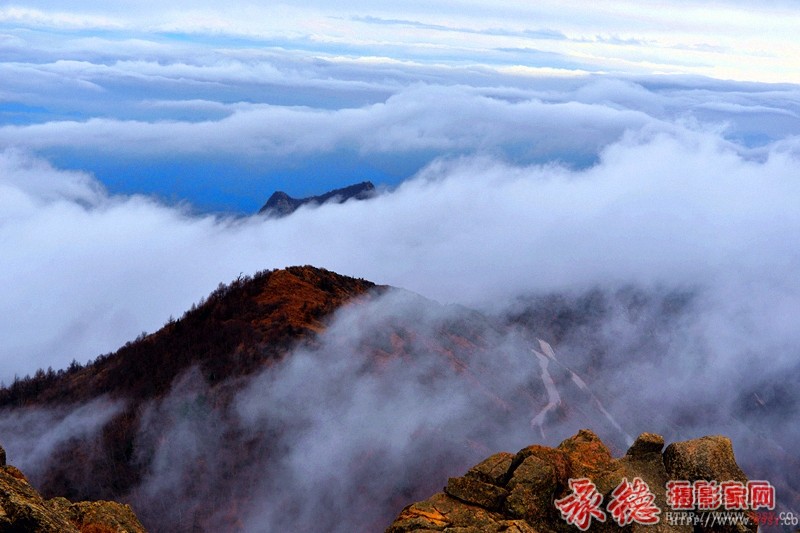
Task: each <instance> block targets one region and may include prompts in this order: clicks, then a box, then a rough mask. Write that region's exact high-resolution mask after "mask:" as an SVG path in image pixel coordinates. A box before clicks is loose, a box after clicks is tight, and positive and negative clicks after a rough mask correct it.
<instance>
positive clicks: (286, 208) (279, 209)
mask: <svg viewBox="0 0 800 533" xmlns="http://www.w3.org/2000/svg"><path fill="white" fill-rule="evenodd" d="M375 194H376V191H375V186H374V185H373V184H372V182H369V181H363V182H361V183H356V184H355V185H349V186H347V187H343V188H341V189H334V190H332V191H329V192H326V193H325V194H320V195H318V196H309V197H307V198H292V197H291V196H289V195H288V194H286V193H285V192H283V191H276V192H274V193H272V196H270V197H269V199H268V200H267V203H266V204H264V206H263V207H262V208H261V209H259V210H258V213H259V214H261V215H267V216H271V217H276V218H279V217H285V216H286V215H290V214H292V213H294V212H295V211H296V210H297V209H298V208H299V207H300V206H302V205H307V204H311V205H322V204H324V203H328V202H335V203H339V204H341V203H344V202H346V201H347V200H350V199H356V200H366V199H368V198H372V197H373V196H375Z"/></svg>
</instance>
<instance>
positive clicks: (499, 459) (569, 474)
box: [386, 430, 757, 533]
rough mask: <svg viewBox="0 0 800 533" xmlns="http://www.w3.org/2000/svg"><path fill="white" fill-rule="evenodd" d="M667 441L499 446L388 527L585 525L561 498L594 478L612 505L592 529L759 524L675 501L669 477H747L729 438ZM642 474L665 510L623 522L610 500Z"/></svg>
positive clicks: (655, 531)
mask: <svg viewBox="0 0 800 533" xmlns="http://www.w3.org/2000/svg"><path fill="white" fill-rule="evenodd" d="M663 447H664V439H663V438H662V437H660V436H659V435H654V434H650V433H643V434H642V435H640V436H639V438H638V439H637V440H636V442H635V443H634V444H633V445H632V446H631V447H630V449H629V450H628V452H627V453H626V454H625V456H624V457H621V458H619V459H615V458H613V457H612V456H611V452H610V451H609V449H608V448H607V447H606V446H605V445H604V444H603V443H602V442H601V441H600V439H599V438H598V437H597V436H596V435H595V434H594V433H592V432H591V431H587V430H581V431H579V432H578V433H577V434H576V435H575V436H573V437H571V438H569V439H567V440H565V441H564V442H562V443H561V444H560V445H559V446H558V447H556V448H548V447H545V446H537V445H534V446H529V447H527V448H524V449H522V450H520V451H519V452H518V453H517V454H510V453H498V454H496V455H493V456H491V457H489V458H488V459H486V460H485V461H483V462H482V463H480V464H478V465H476V466H474V467H472V468H471V469H470V470H469V471H468V472H467V473H466V474H465V475H464V476H463V477H458V478H450V480H449V481H448V483H447V486H446V487H445V489H444V492H440V493H438V494H435V495H433V496H432V497H431V498H429V499H427V500H425V501H423V502H419V503H415V504H412V505H409V506H408V507H406V508H405V509H403V511H402V512H401V513H400V515H399V516H398V517H397V519H396V520H395V521H394V523H392V525H391V526H389V528H388V529H387V530H386V533H406V532H411V531H414V532H416V533H428V532H434V531H442V532H447V533H477V532H507V533H545V532H562V531H563V532H565V533H566V532H569V531H572V532H574V531H579V530H580V529H579V528H578V526H577V525H570V524H568V523H567V521H566V520H565V518H564V517H563V516H562V514H561V512H560V511H559V509H558V508H557V507H556V504H555V503H556V501H557V500H562V499H564V498H567V497H568V496H570V495H572V494H574V492H573V490H572V488H571V487H570V479H573V480H577V479H588V480H591V482H592V483H593V484H594V486H595V487H596V491H597V492H598V493H599V494H601V495H602V496H603V499H602V504H601V505H600V506H599V508H600V509H601V510H602V511H604V515H605V516H604V518H605V521H604V522H601V521H599V520H598V518H597V517H595V518H593V519H592V520H591V521H590V522H589V523H588V524H587V525H588V529H586V530H588V531H597V532H603V531H631V532H652V533H666V532H685V533H692V532H698V531H709V532H711V531H714V532H725V533H727V532H731V533H732V532H737V533H738V532H741V533H745V532H755V531H756V530H757V526H756V525H755V524H754V523H753V521H752V520H750V517H751V515H747V514H745V513H746V511H737V512H732V511H731V512H728V511H724V512H723V509H721V508H720V509H718V511H719V513H720V514H725V515H726V516H727V517H728V520H730V519H733V520H732V521H736V520H741V522H742V523H738V524H733V525H724V526H720V525H714V526H711V525H706V524H705V523H703V524H701V525H696V526H695V525H690V524H688V523H682V521H683V520H684V519H686V520H688V517H690V516H698V517H701V518H704V516H705V515H703V513H701V512H700V511H694V512H693V514H690V513H688V512H681V513H679V512H676V511H673V510H672V508H671V507H669V506H668V505H667V494H666V484H667V481H669V480H684V481H689V482H694V481H698V480H708V481H718V482H723V481H735V482H739V483H744V484H746V483H747V478H746V477H745V475H744V473H743V472H742V470H741V469H740V468H739V466H738V465H737V464H736V459H735V457H734V455H733V447H732V445H731V442H730V440H729V439H727V438H725V437H720V436H715V437H703V438H701V439H695V440H691V441H686V442H679V443H673V444H671V445H670V446H668V447H667V449H666V450H665V451H664V453H662V449H663ZM637 478H638V479H640V480H641V481H643V482H644V483H646V484H647V487H648V488H649V491H650V493H651V494H652V496H651V499H652V506H655V507H656V508H657V509H658V510H659V512H658V513H652V514H651V516H652V517H655V519H654V520H653V521H654V522H656V519H657V522H656V523H653V524H643V523H638V522H636V521H631V522H629V523H628V524H627V525H625V527H621V526H620V525H619V523H618V521H615V520H614V519H613V517H612V513H611V509H610V507H609V504H610V502H611V501H612V500H613V498H614V495H613V494H612V493H613V492H614V491H615V489H616V488H617V487H619V486H620V485H621V484H623V483H624V482H623V480H628V482H630V483H631V484H634V483H635V481H634V480H636V479H637ZM652 506H651V507H652ZM598 513H599V514H602V513H600V512H599V511H598ZM618 516H623V515H618ZM641 516H643V515H641ZM622 521H623V522H624V518H623V519H622Z"/></svg>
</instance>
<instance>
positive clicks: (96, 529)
mask: <svg viewBox="0 0 800 533" xmlns="http://www.w3.org/2000/svg"><path fill="white" fill-rule="evenodd" d="M4 455H5V454H3V456H4ZM3 462H5V461H3ZM0 531H2V532H6V531H7V532H16V531H19V532H23V531H25V532H27V531H31V532H36V533H51V532H52V533H145V529H144V527H143V526H142V524H141V523H140V522H139V519H138V518H136V515H135V514H134V512H133V509H131V507H130V506H128V505H123V504H120V503H116V502H103V501H101V502H78V503H72V502H70V501H69V500H67V499H66V498H53V499H51V500H45V499H43V498H42V497H41V495H40V494H39V493H38V492H37V491H36V490H35V489H34V488H33V487H32V486H31V485H30V484H29V483H28V481H27V479H26V478H25V476H24V475H23V474H22V472H20V471H19V469H17V468H15V467H13V466H10V465H4V466H0Z"/></svg>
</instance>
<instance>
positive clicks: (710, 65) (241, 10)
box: [0, 1, 800, 214]
mask: <svg viewBox="0 0 800 533" xmlns="http://www.w3.org/2000/svg"><path fill="white" fill-rule="evenodd" d="M795 11H796V10H793V9H792V4H791V3H772V4H771V7H769V8H762V7H760V8H758V9H753V8H751V7H749V6H748V5H746V4H743V3H738V2H702V3H698V2H644V3H643V2H613V3H612V2H592V3H572V4H570V5H564V4H563V3H555V2H540V3H537V5H536V6H535V7H531V6H529V5H526V4H524V3H518V2H510V1H506V2H501V3H499V4H496V5H495V4H493V7H492V8H491V9H489V8H487V7H485V6H484V5H482V4H480V3H477V2H433V3H430V2H412V3H404V4H403V5H402V6H397V5H394V4H389V3H381V2H378V3H375V2H370V3H358V2H351V3H348V4H345V5H342V4H340V3H333V2H330V3H329V2H324V1H321V2H312V3H310V4H309V3H303V4H302V7H301V6H299V5H296V4H293V3H278V4H271V5H269V6H266V5H261V4H258V3H252V2H234V3H232V4H226V7H225V8H224V9H221V8H219V7H218V6H216V5H214V4H213V3H208V2H178V3H170V5H169V7H159V6H156V5H149V4H142V5H136V6H134V7H131V6H130V5H128V4H121V3H114V2H112V3H108V2H106V3H100V2H91V1H81V2H72V3H70V5H69V7H65V6H64V4H63V3H55V2H12V3H10V4H7V5H6V6H5V7H2V8H0V69H2V79H3V80H4V82H3V86H2V88H0V146H2V147H13V148H17V149H22V150H26V151H29V152H31V153H33V154H36V155H37V156H40V157H43V158H45V159H47V160H48V161H51V162H52V163H53V164H55V165H56V166H58V167H59V168H64V169H69V170H82V171H87V172H90V173H92V174H93V175H94V176H95V177H96V178H97V179H98V180H99V181H100V182H102V183H103V184H104V185H105V186H106V187H107V188H108V190H109V192H111V193H112V194H115V193H120V194H134V193H142V194H147V195H153V196H155V197H157V198H160V199H161V200H162V201H164V202H168V203H173V204H174V203H180V202H188V203H190V204H191V205H192V206H193V207H194V209H196V210H199V211H201V212H209V211H210V212H234V213H241V214H247V213H251V212H253V211H254V210H257V209H258V207H259V206H260V205H261V204H262V203H263V202H264V201H265V199H266V198H267V197H268V196H269V194H270V193H271V192H272V191H273V190H276V189H283V190H286V191H287V192H289V193H290V194H293V195H296V196H302V195H311V194H318V193H321V192H324V191H325V190H327V189H329V188H331V187H336V186H342V185H345V184H347V183H351V182H357V181H361V180H365V179H370V180H373V181H375V182H376V183H377V184H379V185H384V186H387V187H390V188H393V187H396V186H397V185H398V184H399V183H401V182H402V181H403V180H405V179H407V178H409V177H411V176H413V175H414V174H415V173H416V172H418V171H419V170H420V169H422V168H423V167H424V166H425V165H427V164H429V163H431V162H432V161H434V160H436V159H437V158H440V157H445V158H446V157H460V156H463V155H470V154H473V155H474V154H479V155H487V154H488V155H495V156H498V157H502V158H505V159H506V160H508V161H511V162H516V163H520V164H526V163H532V162H542V161H548V160H552V161H558V162H561V163H565V164H568V165H573V166H577V167H580V166H585V165H587V164H591V163H592V162H594V161H596V160H597V158H596V151H597V148H598V146H600V145H602V144H603V143H607V142H609V141H611V140H615V139H616V138H617V137H615V136H614V135H613V134H612V135H610V136H606V137H604V138H602V139H600V138H598V139H595V140H593V141H591V142H589V144H588V145H586V146H585V147H580V149H578V150H576V149H575V148H574V147H573V146H562V145H560V144H559V143H558V142H554V143H553V146H545V145H544V143H541V142H540V143H539V146H529V145H531V144H533V143H532V142H531V140H530V139H529V138H528V137H527V136H526V135H525V134H524V132H522V131H520V130H519V127H518V126H519V124H518V123H517V121H515V120H514V117H513V115H514V114H515V113H516V112H515V111H514V109H515V107H517V106H524V104H526V103H531V102H543V103H553V104H561V103H568V102H579V103H586V104H590V105H595V104H598V103H604V102H608V103H609V107H610V108H611V109H614V108H615V107H616V108H621V107H625V108H632V109H634V110H635V111H641V112H643V113H646V114H648V115H649V116H650V118H656V119H658V120H664V119H673V118H675V117H676V116H677V115H680V116H681V117H682V118H687V117H690V118H691V119H693V120H695V119H696V120H700V121H706V122H711V123H715V124H721V123H726V124H728V126H729V127H730V126H731V124H732V127H730V131H728V132H727V133H726V134H727V135H728V136H730V137H731V138H736V139H738V140H739V141H741V142H743V143H745V144H747V145H755V144H765V143H767V142H769V141H770V140H774V139H777V138H780V136H781V135H783V134H785V133H786V132H787V131H792V129H793V128H796V122H795V121H796V118H797V117H796V115H788V114H787V113H796V111H797V106H796V99H795V96H796V87H795V86H794V85H789V84H791V83H793V82H797V81H798V74H797V73H798V72H800V67H798V65H794V64H793V63H792V62H793V61H797V60H796V59H795V58H797V57H800V47H799V46H798V43H797V39H796V37H795V30H794V29H795V28H796V27H797V25H798V23H800V20H798V18H799V17H798V15H797V14H796V12H795ZM723 80H727V81H723ZM746 82H756V83H746ZM758 82H769V83H770V84H773V85H768V86H765V85H760V84H758ZM615 84H616V85H615ZM601 87H605V88H604V89H601ZM603 90H605V91H606V93H603V92H602V91H603ZM450 92H452V97H451V94H450ZM634 93H636V94H634ZM420 95H423V97H422V98H420V100H419V101H416V102H414V101H412V100H413V99H414V98H416V97H417V96H420ZM675 95H677V96H678V97H679V98H681V99H682V101H681V100H676V99H673V98H671V97H673V96H675ZM627 97H634V98H640V99H641V98H643V99H649V100H651V101H650V102H642V101H634V102H633V104H634V105H631V104H632V102H631V101H626V98H627ZM659 99H660V100H661V102H656V100H659ZM488 100H491V101H493V102H498V103H500V104H502V105H505V106H506V108H507V109H506V111H509V114H508V115H507V116H506V117H505V124H503V123H502V120H503V119H498V118H497V117H495V116H493V114H492V110H491V109H489V108H488V107H487V106H486V105H485V104H486V103H487V101H488ZM670 100H672V101H670ZM640 104H641V105H643V106H645V107H639V105H640ZM650 104H654V105H653V106H651V105H650ZM451 105H452V107H453V108H452V109H448V107H449V106H451ZM715 105H716V106H717V108H716V109H713V107H714V106H715ZM648 106H649V107H648ZM724 106H728V107H727V108H724ZM465 110H468V111H466V115H465ZM473 110H474V111H473ZM481 110H483V111H484V112H483V113H481ZM756 115H757V116H756ZM523 116H524V114H523ZM431 117H437V119H438V120H439V123H438V124H439V125H438V126H434V127H432V124H434V121H433V120H432V119H431ZM461 117H463V118H461ZM765 117H766V118H765ZM530 118H533V117H532V116H531V117H530ZM775 119H777V120H778V121H779V122H780V123H779V124H775V123H774V120H775ZM459 120H460V121H461V123H459ZM588 120H589V121H591V120H592V118H591V117H589V118H588ZM757 121H762V122H764V125H763V128H761V127H757V125H756V126H754V124H755V123H756V122H757ZM498 122H500V124H498ZM640 122H641V121H640ZM443 123H444V127H443V126H442V124H443ZM503 126H507V127H503ZM436 127H438V128H439V129H440V130H441V131H438V132H435V131H432V130H433V129H435V128H436ZM447 127H449V128H450V129H449V130H447V131H444V130H445V129H446V128H447ZM612 129H613V128H612ZM622 129H624V128H622ZM470 130H471V131H470ZM515 130H516V131H515ZM756 130H757V131H756ZM762 130H766V131H762ZM775 130H780V131H775ZM616 131H617V133H620V132H621V131H622V130H621V129H620V127H619V126H618V127H617V130H616ZM451 132H458V134H457V136H458V137H459V138H458V139H457V140H456V141H455V142H453V140H452V139H448V140H446V141H445V140H443V139H442V138H441V135H447V134H450V133H451ZM470 133H474V135H470ZM379 135H384V136H385V139H386V140H385V142H381V139H378V138H376V137H377V136H379ZM400 136H402V138H400ZM412 139H413V142H411V140H412ZM526 145H527V146H526Z"/></svg>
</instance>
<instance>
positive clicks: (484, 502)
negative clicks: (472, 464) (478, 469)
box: [444, 476, 508, 511]
mask: <svg viewBox="0 0 800 533" xmlns="http://www.w3.org/2000/svg"><path fill="white" fill-rule="evenodd" d="M444 492H445V493H446V494H447V495H448V496H452V497H453V498H458V499H459V500H461V501H463V502H466V503H472V504H475V505H479V506H481V507H483V508H484V509H489V510H490V511H497V510H499V509H500V507H501V506H502V505H503V502H504V501H505V499H506V497H508V491H507V490H506V489H504V488H501V487H498V486H496V485H492V484H491V483H484V482H483V481H481V480H479V479H476V478H474V477H469V476H464V477H451V478H450V479H449V480H448V482H447V487H445V489H444Z"/></svg>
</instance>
